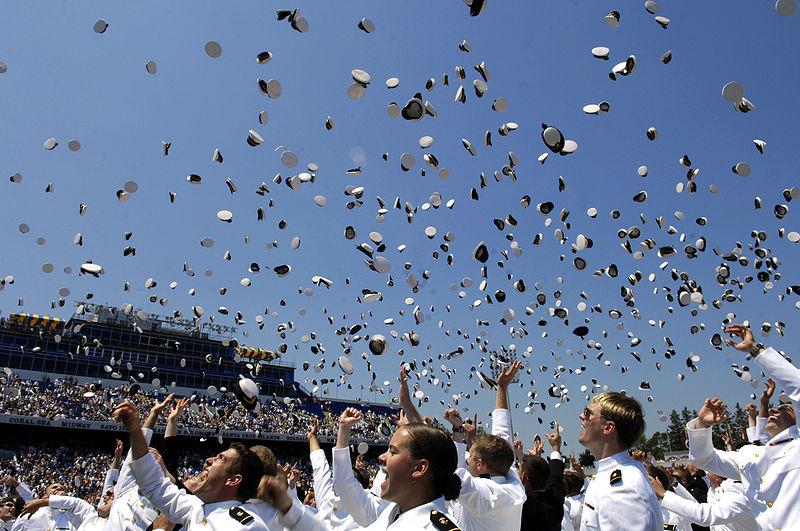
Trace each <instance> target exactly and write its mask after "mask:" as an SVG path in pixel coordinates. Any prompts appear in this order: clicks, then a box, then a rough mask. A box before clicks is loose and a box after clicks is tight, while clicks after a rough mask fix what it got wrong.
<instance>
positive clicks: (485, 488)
mask: <svg viewBox="0 0 800 531" xmlns="http://www.w3.org/2000/svg"><path fill="white" fill-rule="evenodd" d="M510 426H511V415H510V413H509V411H508V410H507V409H495V410H494V412H493V413H492V434H493V435H496V436H498V437H502V438H503V439H505V440H506V441H508V443H509V444H511V441H510V439H511V428H510ZM456 449H457V450H458V465H459V468H458V469H457V470H456V475H457V476H458V477H459V478H460V479H461V492H459V495H458V500H457V501H452V502H450V503H448V508H449V509H450V512H451V513H452V514H453V516H454V517H455V521H456V523H457V524H458V526H459V527H460V528H461V529H462V530H463V531H493V530H495V529H498V528H499V529H515V530H516V529H519V528H520V527H521V524H522V506H523V505H524V504H525V500H527V499H528V496H527V495H526V494H525V486H524V485H523V484H522V480H520V478H519V474H518V473H517V471H516V469H515V468H514V467H511V468H510V469H509V471H508V474H506V475H505V476H492V477H490V478H480V477H478V478H476V477H474V476H473V475H472V474H470V472H469V470H467V469H466V466H467V465H466V459H465V455H466V445H465V444H464V443H456Z"/></svg>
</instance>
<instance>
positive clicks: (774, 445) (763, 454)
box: [687, 353, 800, 530]
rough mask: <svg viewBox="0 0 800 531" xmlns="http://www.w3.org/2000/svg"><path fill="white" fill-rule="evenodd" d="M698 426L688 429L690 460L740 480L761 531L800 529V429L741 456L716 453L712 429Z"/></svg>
mask: <svg viewBox="0 0 800 531" xmlns="http://www.w3.org/2000/svg"><path fill="white" fill-rule="evenodd" d="M763 354H764V353H762V355H763ZM758 358H759V359H760V358H761V356H759V357H758ZM696 422H697V419H695V420H692V421H691V422H689V424H688V425H687V428H688V433H689V459H690V460H691V461H692V462H693V463H694V464H695V465H697V466H698V468H702V469H703V470H706V471H708V472H711V473H713V474H717V475H719V476H723V477H726V478H731V479H740V480H741V481H742V487H743V489H744V495H745V498H747V501H748V503H749V505H750V511H751V512H752V513H753V516H754V517H755V519H756V522H757V523H758V528H759V529H769V530H772V529H800V503H797V493H798V492H800V439H798V436H800V433H798V429H797V426H792V427H790V428H788V429H786V430H784V431H782V432H781V433H779V434H778V435H776V436H775V437H773V438H772V439H770V441H769V442H768V443H767V444H766V445H765V446H744V447H742V448H741V449H740V450H739V451H738V452H723V451H720V450H715V449H714V446H713V444H712V442H711V428H705V429H696V428H695V423H696Z"/></svg>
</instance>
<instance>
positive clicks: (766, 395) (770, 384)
mask: <svg viewBox="0 0 800 531" xmlns="http://www.w3.org/2000/svg"><path fill="white" fill-rule="evenodd" d="M774 394H775V380H773V379H772V378H767V381H766V382H764V391H763V392H762V393H761V402H762V403H766V404H769V401H770V399H771V398H772V395H774Z"/></svg>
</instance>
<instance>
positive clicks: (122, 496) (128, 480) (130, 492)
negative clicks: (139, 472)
mask: <svg viewBox="0 0 800 531" xmlns="http://www.w3.org/2000/svg"><path fill="white" fill-rule="evenodd" d="M142 433H144V438H145V441H147V444H150V439H151V438H152V436H153V430H150V429H148V428H142ZM132 461H133V454H131V452H130V451H128V455H127V456H126V457H125V460H124V461H123V463H122V466H121V467H120V470H119V473H118V479H117V484H116V486H115V487H114V503H112V504H111V512H110V513H109V515H108V528H109V529H113V530H115V531H145V529H147V527H148V526H150V524H151V523H153V520H154V519H155V517H156V515H157V514H158V513H157V512H156V510H155V508H153V505H152V504H151V503H150V501H149V500H147V499H146V498H145V497H143V496H142V495H141V494H139V488H138V485H137V484H136V478H134V477H133V470H132V469H131V462H132ZM104 492H105V491H104Z"/></svg>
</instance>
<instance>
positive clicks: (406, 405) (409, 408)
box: [398, 364, 422, 423]
mask: <svg viewBox="0 0 800 531" xmlns="http://www.w3.org/2000/svg"><path fill="white" fill-rule="evenodd" d="M398 380H399V381H400V386H399V390H398V399H399V401H400V407H402V408H403V411H405V414H406V418H407V419H408V422H412V423H418V422H420V423H421V422H422V415H420V414H419V411H417V408H416V407H415V406H414V402H412V401H411V393H410V392H409V391H408V375H407V374H406V366H405V364H403V366H402V367H400V376H399V378H398Z"/></svg>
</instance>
